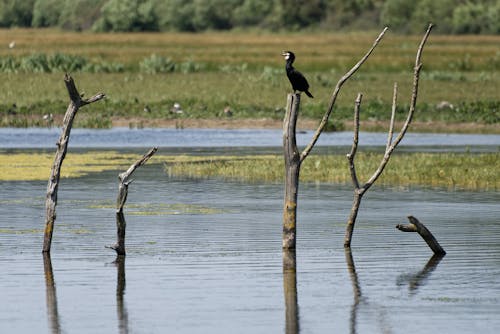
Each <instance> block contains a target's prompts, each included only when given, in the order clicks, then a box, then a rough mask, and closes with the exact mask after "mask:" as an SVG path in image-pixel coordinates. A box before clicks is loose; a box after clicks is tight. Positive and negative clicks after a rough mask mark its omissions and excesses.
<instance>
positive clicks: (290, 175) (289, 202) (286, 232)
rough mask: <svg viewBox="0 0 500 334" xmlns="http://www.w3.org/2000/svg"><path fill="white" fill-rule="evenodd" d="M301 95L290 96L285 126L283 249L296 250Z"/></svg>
mask: <svg viewBox="0 0 500 334" xmlns="http://www.w3.org/2000/svg"><path fill="white" fill-rule="evenodd" d="M299 105H300V94H288V98H287V110H286V115H285V120H284V124H283V148H284V156H285V199H284V207H283V244H282V246H283V249H295V244H296V223H297V193H298V190H299V174H300V164H301V161H300V153H299V151H298V149H297V141H296V137H295V129H296V125H297V118H298V113H299Z"/></svg>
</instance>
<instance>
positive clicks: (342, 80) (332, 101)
mask: <svg viewBox="0 0 500 334" xmlns="http://www.w3.org/2000/svg"><path fill="white" fill-rule="evenodd" d="M387 29H388V27H385V28H384V30H382V32H381V33H380V34H379V35H378V37H377V38H376V39H375V41H374V42H373V45H372V47H371V48H370V49H369V50H368V52H367V53H366V54H365V55H364V56H363V58H361V59H360V60H359V61H358V62H357V63H356V64H355V65H354V66H353V67H352V68H351V69H350V70H349V71H348V72H347V73H346V74H344V76H342V78H340V80H339V81H338V82H337V85H336V86H335V88H334V90H333V93H332V96H331V97H330V103H329V105H328V109H327V110H326V113H325V115H324V116H323V118H322V119H321V122H320V123H319V126H318V129H317V130H316V132H315V133H314V135H313V137H312V139H311V141H310V142H309V144H308V145H307V146H306V148H305V149H304V151H302V153H301V155H300V161H301V162H302V161H304V159H305V158H307V156H308V155H309V153H310V152H311V150H312V149H313V147H314V145H315V144H316V142H317V141H318V139H319V136H320V135H321V133H322V132H323V130H324V128H325V126H326V124H327V123H328V118H329V117H330V114H331V113H332V111H333V107H334V106H335V102H336V101H337V96H338V95H339V93H340V89H341V88H342V86H343V85H344V83H345V82H346V81H347V80H349V79H350V78H351V77H352V76H353V75H354V73H356V71H357V70H358V69H359V68H360V67H361V65H363V64H364V63H365V61H366V60H367V59H368V57H370V55H371V54H372V53H373V50H375V48H376V47H377V45H378V44H379V43H380V41H381V40H382V38H383V37H384V35H385V33H386V31H387Z"/></svg>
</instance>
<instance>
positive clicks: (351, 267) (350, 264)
mask: <svg viewBox="0 0 500 334" xmlns="http://www.w3.org/2000/svg"><path fill="white" fill-rule="evenodd" d="M344 251H345V261H346V264H347V270H348V271H349V277H350V278H351V285H352V295H353V297H354V302H353V303H352V307H351V319H350V327H351V328H350V333H351V334H355V333H357V331H356V323H357V314H358V306H359V302H360V300H361V287H360V285H359V279H358V274H357V273H356V266H355V264H354V259H353V257H352V251H351V248H346V249H345V250H344Z"/></svg>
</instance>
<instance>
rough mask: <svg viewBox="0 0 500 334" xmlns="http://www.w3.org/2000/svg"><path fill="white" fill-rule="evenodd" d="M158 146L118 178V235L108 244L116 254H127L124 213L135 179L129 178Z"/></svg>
mask: <svg viewBox="0 0 500 334" xmlns="http://www.w3.org/2000/svg"><path fill="white" fill-rule="evenodd" d="M157 150H158V147H153V148H152V149H150V150H149V151H148V152H147V153H146V154H144V156H143V157H142V158H141V159H139V160H137V161H136V162H134V163H133V164H132V165H131V166H130V167H129V169H127V170H126V171H125V172H123V173H120V174H119V175H118V179H119V180H120V184H119V185H118V197H117V199H116V230H117V231H116V235H117V241H116V244H114V245H112V246H106V247H108V248H111V249H114V250H115V251H116V254H118V255H125V229H126V227H127V222H126V221H125V217H124V215H123V206H124V205H125V202H126V201H127V195H128V186H129V184H130V183H132V181H133V180H129V178H130V176H132V173H134V171H135V170H136V169H137V168H139V167H141V166H142V165H144V164H145V163H146V161H148V160H149V158H151V157H152V156H153V154H155V153H156V151H157Z"/></svg>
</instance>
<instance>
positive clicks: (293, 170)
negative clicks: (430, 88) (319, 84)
mask: <svg viewBox="0 0 500 334" xmlns="http://www.w3.org/2000/svg"><path fill="white" fill-rule="evenodd" d="M386 31H387V28H385V29H384V30H383V31H382V32H381V33H380V34H379V36H378V37H377V39H376V40H375V42H374V43H373V45H372V47H371V48H370V50H368V52H367V53H366V54H365V55H364V56H363V58H361V59H360V60H359V61H358V62H357V63H356V64H355V65H354V66H353V67H352V68H351V69H350V70H349V71H348V72H347V73H346V74H345V75H344V76H343V77H342V78H340V80H339V81H338V82H337V85H336V86H335V89H334V90H333V93H332V96H331V98H330V104H329V107H328V109H327V111H326V113H325V115H324V116H323V119H322V120H321V123H320V125H319V127H318V129H317V130H316V132H315V133H314V135H313V137H312V140H311V142H310V143H309V145H307V146H306V148H305V149H304V150H303V151H302V153H299V151H298V149H297V144H296V134H295V130H296V124H297V118H298V113H299V107H300V94H288V97H287V108H286V113H285V118H284V120H283V148H284V155H285V199H284V208H283V239H282V245H283V248H284V249H294V248H295V244H296V217H297V193H298V188H299V174H300V166H301V163H302V161H304V159H305V158H307V156H308V155H309V153H310V152H311V150H312V149H313V147H314V145H315V144H316V141H317V140H318V139H319V136H320V134H321V133H322V132H323V129H324V127H325V126H326V124H327V122H328V118H329V117H330V114H331V113H332V110H333V107H334V105H335V101H336V100H337V96H338V94H339V92H340V89H341V88H342V86H343V84H344V83H345V82H346V81H347V80H348V79H349V78H350V77H352V76H353V75H354V73H355V72H356V71H357V70H358V69H359V68H360V67H361V65H363V63H364V62H365V61H366V60H367V59H368V57H369V56H370V55H371V54H372V52H373V50H374V49H375V48H376V47H377V45H378V44H379V42H380V40H381V39H382V37H383V36H384V34H385V32H386Z"/></svg>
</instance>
